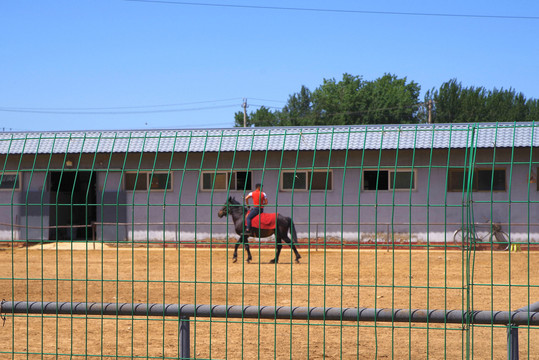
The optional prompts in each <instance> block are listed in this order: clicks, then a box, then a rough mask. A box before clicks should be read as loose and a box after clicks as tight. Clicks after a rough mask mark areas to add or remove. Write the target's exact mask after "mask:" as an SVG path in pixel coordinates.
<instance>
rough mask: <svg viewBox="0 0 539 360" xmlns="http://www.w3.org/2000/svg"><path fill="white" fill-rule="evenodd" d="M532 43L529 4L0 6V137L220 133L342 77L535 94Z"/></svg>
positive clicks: (537, 45) (535, 45) (257, 1)
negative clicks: (239, 119)
mask: <svg viewBox="0 0 539 360" xmlns="http://www.w3.org/2000/svg"><path fill="white" fill-rule="evenodd" d="M188 3H191V4H215V5H228V6H207V5H206V6H199V5H189V4H188ZM229 5H237V6H229ZM241 6H248V7H241ZM254 7H260V8H254ZM269 7H276V8H295V9H328V10H346V11H347V12H345V11H342V12H339V11H300V10H286V9H271V8H269ZM412 13H413V14H416V15H407V14H412ZM418 14H431V15H418ZM434 14H446V15H462V16H435V15H434ZM470 15H479V17H475V16H470ZM538 34H539V2H538V1H536V0H530V1H513V2H509V1H498V0H490V1H482V0H481V1H469V0H468V1H461V0H455V1H451V2H449V1H444V2H442V1H419V0H418V1H407V2H403V1H396V0H394V1H393V0H392V1H384V0H379V1H376V2H374V1H373V2H367V1H361V2H359V1H351V0H349V1H346V0H334V1H331V2H330V1H317V0H309V1H307V0H288V1H278V0H274V1H268V0H250V1H248V0H204V1H198V0H191V1H175V0H170V1H161V2H158V1H155V2H152V1H150V0H148V1H146V2H141V1H126V0H77V1H73V0H70V1H67V0H55V1H35V0H33V1H30V0H16V1H15V0H4V1H2V2H1V3H0V44H1V45H0V76H1V81H0V128H2V129H5V130H13V131H47V130H52V131H58V130H114V129H171V128H208V127H220V128H226V127H232V126H233V125H234V113H235V112H238V111H242V107H241V104H242V99H243V98H247V103H248V105H249V108H248V111H249V112H250V111H254V110H256V109H257V107H258V106H261V105H264V106H267V107H277V108H281V107H282V106H283V105H284V104H285V102H286V101H287V99H288V96H289V95H291V94H293V93H295V92H298V91H299V90H300V88H301V86H302V85H305V86H307V87H308V88H309V89H311V90H314V89H315V88H316V87H318V86H319V85H320V84H322V82H323V79H324V78H326V79H327V78H336V79H340V78H341V77H342V74H343V73H349V74H353V75H361V76H363V77H364V79H365V80H374V79H376V78H378V77H380V76H382V75H383V74H384V73H391V74H395V75H397V76H398V77H406V78H407V79H408V80H409V81H415V82H417V83H418V84H419V85H420V86H421V88H422V93H424V92H425V91H426V90H428V89H430V88H433V87H435V88H437V87H439V86H440V85H441V84H442V83H443V82H446V81H448V80H450V79H452V78H456V79H457V80H459V81H460V82H462V84H463V85H464V86H483V87H485V88H487V89H492V88H498V89H500V88H505V89H507V88H510V87H512V88H513V89H515V90H516V91H518V92H522V93H523V94H524V95H525V96H526V97H527V98H539V41H538Z"/></svg>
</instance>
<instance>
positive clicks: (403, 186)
mask: <svg viewBox="0 0 539 360" xmlns="http://www.w3.org/2000/svg"><path fill="white" fill-rule="evenodd" d="M389 181H390V189H395V190H410V189H412V190H415V174H414V173H413V171H411V170H410V171H396V172H395V171H390V172H389Z"/></svg>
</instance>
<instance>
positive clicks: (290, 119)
mask: <svg viewBox="0 0 539 360" xmlns="http://www.w3.org/2000/svg"><path fill="white" fill-rule="evenodd" d="M277 116H278V117H279V118H280V119H281V124H282V125H284V126H305V125H312V124H313V117H314V113H313V103H312V94H311V91H310V90H309V89H308V88H307V87H306V86H305V85H302V86H301V90H300V91H299V92H297V93H295V94H293V95H290V96H289V97H288V102H287V103H286V105H285V106H284V107H283V109H282V110H281V111H280V112H279V113H278V114H277Z"/></svg>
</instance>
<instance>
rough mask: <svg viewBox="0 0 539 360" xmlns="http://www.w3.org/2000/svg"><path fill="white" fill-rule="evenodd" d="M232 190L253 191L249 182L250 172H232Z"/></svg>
mask: <svg viewBox="0 0 539 360" xmlns="http://www.w3.org/2000/svg"><path fill="white" fill-rule="evenodd" d="M232 181H233V183H232V185H231V187H232V189H235V190H239V191H242V190H253V186H252V182H251V172H250V171H237V172H234V176H233V177H232Z"/></svg>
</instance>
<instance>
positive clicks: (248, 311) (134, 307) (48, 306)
mask: <svg viewBox="0 0 539 360" xmlns="http://www.w3.org/2000/svg"><path fill="white" fill-rule="evenodd" d="M0 313H3V314H53V315H60V314H64V315H109V316H166V317H172V316H173V317H213V318H242V319H245V318H248V319H269V320H275V319H289V320H290V319H294V320H326V321H369V322H372V321H380V322H412V323H426V322H430V323H450V324H463V323H468V322H469V323H473V324H489V325H490V324H497V325H508V324H513V325H528V326H529V325H532V326H534V325H539V312H524V311H487V310H484V311H470V312H466V311H462V310H421V309H372V308H323V307H310V308H309V307H299V306H298V307H289V306H277V307H275V306H239V305H228V306H225V305H193V304H131V303H122V304H120V303H118V304H117V303H95V302H94V303H86V302H37V301H36V302H27V301H4V302H2V303H1V309H0Z"/></svg>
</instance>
